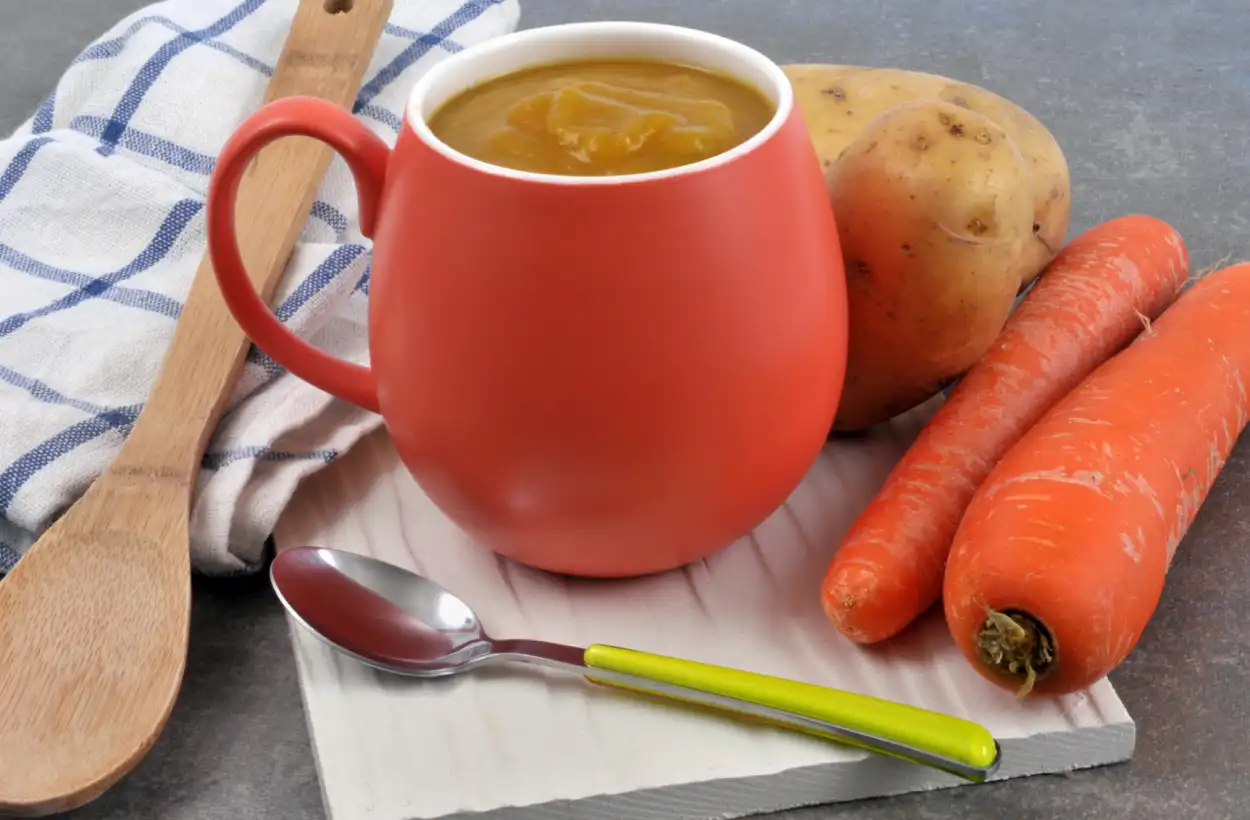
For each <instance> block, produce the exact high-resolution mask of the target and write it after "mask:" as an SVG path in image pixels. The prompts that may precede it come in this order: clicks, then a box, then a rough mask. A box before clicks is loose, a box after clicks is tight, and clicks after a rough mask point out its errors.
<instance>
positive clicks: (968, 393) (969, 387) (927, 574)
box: [821, 215, 1189, 643]
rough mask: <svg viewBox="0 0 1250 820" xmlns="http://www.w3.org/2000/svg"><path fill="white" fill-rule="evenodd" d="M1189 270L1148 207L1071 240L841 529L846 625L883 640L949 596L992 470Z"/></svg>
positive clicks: (833, 583) (834, 577)
mask: <svg viewBox="0 0 1250 820" xmlns="http://www.w3.org/2000/svg"><path fill="white" fill-rule="evenodd" d="M1188 276H1189V255H1188V252H1187V250H1186V248H1185V243H1184V241H1182V239H1181V236H1180V234H1178V233H1177V232H1176V231H1175V230H1174V229H1172V227H1170V226H1169V225H1167V224H1166V223H1164V222H1161V221H1159V220H1158V219H1155V218H1153V217H1149V216H1138V215H1130V216H1123V217H1119V218H1116V219H1112V220H1110V221H1109V222H1106V223H1103V224H1102V225H1099V226H1097V227H1095V228H1092V229H1090V230H1088V231H1086V232H1085V233H1083V234H1081V235H1080V236H1078V237H1077V238H1076V239H1074V240H1073V241H1072V242H1071V243H1070V244H1068V245H1067V246H1066V247H1065V248H1063V250H1061V251H1060V253H1059V254H1058V256H1056V257H1055V259H1054V260H1053V261H1052V262H1051V264H1050V266H1049V267H1048V268H1047V270H1046V272H1045V273H1044V274H1043V276H1042V277H1041V278H1040V279H1039V280H1038V282H1037V284H1036V285H1035V286H1034V287H1033V289H1032V290H1030V291H1029V292H1028V293H1027V294H1026V295H1025V297H1024V298H1023V299H1022V300H1021V302H1020V305H1019V307H1017V308H1016V310H1015V312H1014V313H1013V314H1012V315H1011V317H1010V318H1009V319H1008V320H1007V324H1006V326H1005V327H1004V328H1003V331H1002V333H1001V334H1000V335H999V337H998V339H997V340H996V341H995V343H994V345H993V346H992V347H991V348H990V350H989V351H987V352H986V354H985V356H984V357H983V358H982V359H981V360H980V361H979V362H977V363H976V364H975V365H974V366H973V367H972V368H971V369H969V371H968V372H967V373H966V374H965V375H964V377H963V378H962V379H961V380H960V382H959V383H958V384H957V385H956V386H955V388H954V390H953V391H952V392H951V393H950V395H949V397H948V398H947V400H946V402H945V403H944V404H943V405H942V407H941V408H939V410H938V411H937V413H936V414H935V415H934V416H933V418H932V419H930V421H929V423H928V424H927V425H926V426H925V427H924V429H923V430H922V431H921V432H920V435H919V436H918V437H917V439H916V441H915V442H914V443H913V445H912V446H911V447H910V448H909V449H908V451H907V452H906V453H905V454H904V456H903V458H902V459H901V460H900V461H899V463H898V464H897V465H896V466H895V468H894V470H893V471H892V472H891V473H890V475H889V476H888V477H887V478H886V480H885V483H884V485H883V486H882V488H881V490H880V492H879V493H878V494H877V495H876V497H875V498H874V499H873V500H872V501H871V502H870V503H869V505H868V506H867V507H866V508H865V509H864V511H863V512H862V513H861V514H860V516H859V517H858V519H856V521H855V522H854V524H853V525H852V526H851V528H850V530H849V531H848V532H847V534H846V536H845V538H844V539H843V542H842V545H841V547H840V548H839V549H838V552H837V553H836V554H835V555H834V557H833V560H832V561H831V563H830V565H829V568H828V570H827V571H826V573H825V577H824V582H823V584H822V587H821V604H822V605H823V607H824V611H825V614H826V615H827V616H828V618H829V620H831V621H832V622H833V624H834V625H835V626H836V627H837V628H838V630H839V631H841V632H842V634H843V635H846V636H847V637H849V638H851V639H852V640H855V641H858V642H861V643H873V642H876V641H881V640H884V639H886V638H889V637H890V636H892V635H894V634H896V633H897V632H899V631H901V630H902V629H903V628H904V627H906V626H907V625H908V624H909V623H911V622H912V621H913V620H914V619H915V618H916V617H917V616H918V615H920V614H921V613H922V612H924V611H925V610H926V609H928V608H929V607H930V606H931V605H932V604H933V603H934V602H935V601H937V600H938V598H939V597H940V596H941V592H942V571H943V567H944V566H945V563H946V557H947V555H948V554H949V552H950V545H951V539H952V538H954V536H955V530H956V529H957V528H958V527H959V520H960V518H961V517H962V516H963V513H964V510H965V509H966V508H967V506H968V502H969V501H970V500H971V499H972V494H973V493H974V492H975V491H976V489H977V487H978V486H979V485H980V484H981V482H982V481H983V480H984V479H985V477H986V475H988V474H989V471H990V469H991V468H992V467H993V466H994V464H995V463H996V462H997V461H998V459H999V458H1001V457H1002V455H1003V453H1005V452H1007V449H1008V448H1009V447H1011V445H1012V444H1014V443H1015V442H1016V441H1018V440H1019V438H1020V436H1022V435H1023V434H1024V432H1025V431H1026V430H1028V429H1029V428H1030V427H1031V426H1033V424H1034V423H1035V422H1036V421H1037V420H1038V419H1039V418H1041V416H1042V414H1043V413H1044V412H1046V410H1047V409H1049V408H1050V407H1051V406H1052V405H1054V403H1055V402H1057V401H1058V400H1059V399H1061V398H1062V397H1063V396H1064V395H1065V394H1066V393H1067V392H1068V391H1069V390H1071V389H1072V388H1073V387H1075V386H1076V385H1077V384H1078V383H1079V382H1080V381H1081V379H1083V378H1085V377H1086V376H1087V375H1089V373H1090V372H1091V371H1092V370H1093V369H1094V368H1095V367H1097V366H1098V365H1099V364H1101V363H1102V362H1104V361H1106V359H1107V358H1108V357H1110V356H1111V355H1113V354H1114V353H1115V352H1116V351H1118V350H1121V349H1123V348H1124V346H1125V345H1127V344H1128V343H1129V342H1130V341H1131V340H1132V339H1133V337H1134V336H1135V335H1136V334H1137V333H1139V332H1140V331H1141V329H1142V326H1143V322H1145V321H1149V320H1150V319H1153V318H1155V317H1156V316H1158V315H1159V314H1160V313H1161V312H1162V311H1163V309H1164V308H1165V307H1167V306H1168V305H1169V304H1171V303H1172V302H1173V301H1175V299H1176V297H1177V295H1178V294H1179V293H1180V290H1181V288H1182V286H1183V285H1184V283H1185V281H1186V279H1187V278H1188Z"/></svg>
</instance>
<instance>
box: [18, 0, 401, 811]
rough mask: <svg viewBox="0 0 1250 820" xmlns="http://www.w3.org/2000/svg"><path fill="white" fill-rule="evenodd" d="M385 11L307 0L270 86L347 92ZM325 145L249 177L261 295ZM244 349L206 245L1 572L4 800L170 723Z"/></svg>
mask: <svg viewBox="0 0 1250 820" xmlns="http://www.w3.org/2000/svg"><path fill="white" fill-rule="evenodd" d="M390 9H391V0H301V2H300V5H299V9H298V11H297V12H296V14H295V18H294V20H293V22H292V25H291V31H290V34H289V35H288V37H287V41H286V45H285V47H284V49H283V52H282V56H281V58H280V59H279V61H278V65H277V68H276V70H275V71H274V74H273V77H272V79H271V80H270V82H269V86H268V88H267V90H266V94H265V98H266V102H268V101H269V100H273V99H276V98H278V97H286V96H291V95H296V94H302V95H315V96H318V97H323V98H325V99H327V100H330V101H331V102H334V103H337V104H339V105H342V106H350V105H351V103H352V102H353V100H354V99H355V96H356V92H357V91H358V90H359V88H360V82H361V79H362V78H363V76H364V71H365V68H366V67H367V66H368V64H369V60H370V58H371V57H372V55H373V51H374V49H375V47H376V46H377V42H378V38H379V37H380V36H381V33H382V26H383V25H384V24H385V22H386V19H387V17H388V16H389V15H390ZM190 104H193V103H190ZM332 156H333V154H332V152H331V150H330V149H329V148H328V147H326V146H324V145H322V144H321V143H319V142H316V141H314V140H311V139H290V140H283V141H281V142H279V143H275V144H273V145H270V146H268V147H267V148H266V149H265V150H264V151H263V152H262V153H261V154H260V155H259V157H258V160H257V162H256V163H255V164H254V165H253V167H252V168H251V170H250V171H249V173H248V175H247V177H246V178H245V179H244V182H243V185H242V188H241V192H240V195H239V206H238V207H239V209H240V212H241V213H244V214H247V215H248V219H247V220H244V221H241V222H240V224H241V225H243V226H244V227H243V228H242V229H241V231H240V234H239V242H240V246H241V248H242V249H243V254H244V257H245V258H246V259H247V266H248V270H251V271H254V272H255V274H254V276H255V280H256V283H257V288H258V289H259V291H260V292H261V294H263V295H264V296H265V298H266V299H268V298H269V297H270V296H271V295H272V294H273V291H274V289H275V287H276V286H277V283H278V281H279V280H280V278H281V276H282V272H283V269H284V267H285V265H286V261H287V258H288V257H289V256H290V253H291V250H292V248H293V247H294V245H295V241H296V239H297V238H298V236H299V233H300V230H301V228H302V226H303V224H304V222H305V220H306V219H307V217H308V212H309V209H310V208H311V207H312V202H313V196H314V194H315V193H316V190H317V187H318V185H319V184H320V182H321V178H322V176H323V174H324V172H325V170H326V167H327V166H328V164H329V162H330V159H331V157H332ZM247 347H248V342H247V339H246V338H245V337H244V335H243V332H242V331H241V330H240V329H239V327H238V326H237V325H236V324H235V322H234V320H233V318H232V317H231V315H230V313H229V311H227V309H226V306H225V303H224V302H223V301H222V298H221V293H220V291H219V290H218V288H217V284H216V282H215V279H214V276H213V271H212V267H211V264H210V262H209V261H208V257H207V254H206V255H205V258H204V261H202V262H201V263H200V267H199V269H198V270H197V271H196V275H195V280H194V282H193V283H192V286H191V291H190V294H189V295H188V297H187V302H186V306H185V307H184V308H183V311H182V315H181V318H180V319H179V321H178V326H177V328H176V329H175V331H174V335H173V341H172V343H171V345H170V348H169V351H168V353H167V354H166V357H165V361H164V363H163V365H162V368H161V372H160V375H159V376H158V378H157V380H156V384H155V386H154V388H153V390H152V393H151V395H150V396H149V397H148V401H147V403H146V405H145V406H144V408H143V412H142V413H141V414H140V415H139V418H138V420H137V421H136V423H135V426H134V430H133V431H132V432H131V434H130V436H129V438H128V439H127V440H126V443H125V445H124V446H123V448H122V451H121V453H120V454H119V455H118V457H117V459H116V461H114V463H113V464H112V465H111V466H110V467H109V469H108V471H107V472H106V473H105V474H104V475H102V476H100V478H98V479H97V480H96V481H95V483H94V484H92V485H91V487H90V488H88V490H87V492H86V493H85V494H84V495H83V497H82V498H81V499H79V501H78V502H77V503H75V504H74V505H73V506H72V507H70V509H69V511H68V512H66V513H65V515H64V516H63V517H61V519H60V520H59V521H57V523H56V524H54V525H53V526H52V527H51V528H50V529H49V530H48V531H47V532H46V533H45V534H44V535H43V537H42V538H40V539H39V540H38V541H37V542H36V543H35V544H34V545H33V546H32V547H31V548H30V551H29V552H28V553H27V554H26V556H25V557H24V558H23V559H22V560H21V561H20V562H19V563H18V565H17V567H16V568H15V569H14V570H13V571H12V572H11V573H10V574H9V576H8V577H7V578H6V579H4V581H3V582H0V813H18V814H22V815H27V816H30V815H41V814H48V813H52V812H59V811H65V810H68V809H71V808H75V807H77V806H80V805H82V804H83V803H86V802H88V801H90V800H92V799H94V798H96V797H98V796H99V795H100V794H101V793H102V792H104V791H105V790H106V789H107V788H109V787H110V786H111V785H113V784H114V783H115V782H117V780H118V779H120V778H121V777H122V776H124V775H125V774H126V773H127V772H129V771H130V770H131V769H132V768H133V767H134V766H135V764H136V763H138V761H139V760H140V759H141V758H142V757H143V755H144V754H145V753H146V752H147V750H148V749H149V748H150V747H151V745H152V743H153V742H154V741H155V740H156V738H157V736H158V735H159V734H160V732H161V730H162V728H163V727H164V725H165V721H166V719H167V718H168V716H169V713H170V710H171V709H172V707H173V704H174V700H175V698H176V697H177V694H178V689H179V686H180V685H181V682H182V673H183V668H184V666H185V664H186V650H187V633H188V626H189V619H190V596H191V588H190V587H191V580H190V566H189V557H188V549H187V546H188V535H187V532H188V521H189V517H190V506H191V492H192V489H193V488H194V487H195V481H196V475H197V474H198V471H199V462H200V459H201V457H202V456H203V452H204V447H205V445H206V443H207V441H208V438H209V436H210V435H211V434H212V431H213V428H214V427H215V425H216V423H217V419H218V418H219V417H220V415H221V411H222V407H223V405H224V404H225V401H226V399H227V398H228V396H229V395H230V392H231V391H232V389H233V387H234V384H235V381H236V377H237V375H238V371H239V368H240V366H241V365H242V362H243V356H244V354H245V353H246V351H247Z"/></svg>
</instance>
